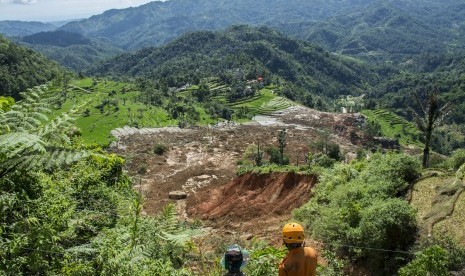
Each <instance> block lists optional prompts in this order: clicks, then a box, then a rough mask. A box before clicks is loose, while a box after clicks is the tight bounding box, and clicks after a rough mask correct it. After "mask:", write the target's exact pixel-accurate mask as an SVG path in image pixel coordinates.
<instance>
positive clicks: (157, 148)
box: [153, 144, 168, 155]
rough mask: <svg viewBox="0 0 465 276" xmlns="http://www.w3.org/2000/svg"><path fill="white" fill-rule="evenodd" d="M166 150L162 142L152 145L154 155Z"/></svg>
mask: <svg viewBox="0 0 465 276" xmlns="http://www.w3.org/2000/svg"><path fill="white" fill-rule="evenodd" d="M167 150H168V147H167V146H165V145H163V144H156V145H155V146H154V147H153V153H155V154H156V155H163V154H164V153H165V152H166V151H167Z"/></svg>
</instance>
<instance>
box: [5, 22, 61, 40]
mask: <svg viewBox="0 0 465 276" xmlns="http://www.w3.org/2000/svg"><path fill="white" fill-rule="evenodd" d="M54 29H56V26H54V25H53V24H49V23H42V22H35V21H32V22H27V21H13V20H3V21H0V34H3V35H5V36H23V35H31V34H35V33H38V32H45V31H51V30H54Z"/></svg>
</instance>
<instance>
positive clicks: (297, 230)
mask: <svg viewBox="0 0 465 276" xmlns="http://www.w3.org/2000/svg"><path fill="white" fill-rule="evenodd" d="M304 240H305V234H304V228H303V227H302V225H300V224H298V223H295V222H290V223H288V224H286V225H284V227H283V242H284V244H285V245H286V247H287V248H288V249H292V248H297V247H301V246H302V245H303V243H304Z"/></svg>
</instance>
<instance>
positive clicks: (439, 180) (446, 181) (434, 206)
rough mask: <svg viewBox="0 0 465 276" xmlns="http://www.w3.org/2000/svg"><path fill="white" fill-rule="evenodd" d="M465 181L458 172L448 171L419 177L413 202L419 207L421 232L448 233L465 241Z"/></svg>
mask: <svg viewBox="0 0 465 276" xmlns="http://www.w3.org/2000/svg"><path fill="white" fill-rule="evenodd" d="M464 189H465V186H464V184H463V183H462V182H461V180H460V179H457V178H456V177H455V176H454V175H450V174H444V175H442V176H433V177H428V178H425V179H422V180H420V181H418V182H417V183H416V184H415V185H414V188H413V192H412V199H411V205H412V206H413V207H415V208H416V209H417V211H418V213H417V219H418V223H419V225H420V229H421V234H422V235H424V236H426V235H428V234H430V233H441V234H448V235H451V236H453V237H456V238H458V239H459V240H461V241H462V242H465V234H464V232H463V221H464V219H465V193H463V190H464Z"/></svg>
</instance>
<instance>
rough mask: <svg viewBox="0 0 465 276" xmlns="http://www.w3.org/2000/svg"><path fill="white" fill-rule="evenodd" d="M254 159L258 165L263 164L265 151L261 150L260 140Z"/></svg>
mask: <svg viewBox="0 0 465 276" xmlns="http://www.w3.org/2000/svg"><path fill="white" fill-rule="evenodd" d="M254 160H255V165H256V166H257V167H260V166H261V165H262V164H263V151H261V150H260V142H258V144H257V152H256V153H255V156H254Z"/></svg>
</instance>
